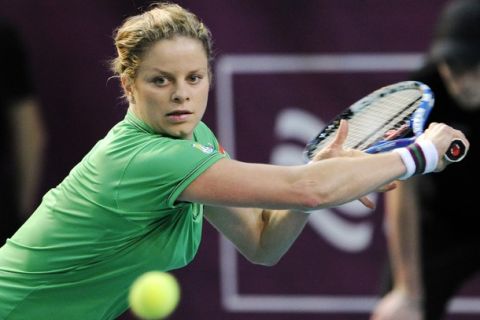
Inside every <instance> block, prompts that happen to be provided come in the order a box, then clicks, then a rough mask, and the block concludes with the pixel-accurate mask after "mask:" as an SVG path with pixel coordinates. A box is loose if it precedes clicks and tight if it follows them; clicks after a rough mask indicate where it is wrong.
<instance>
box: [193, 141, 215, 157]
mask: <svg viewBox="0 0 480 320" xmlns="http://www.w3.org/2000/svg"><path fill="white" fill-rule="evenodd" d="M192 147H194V148H197V149H198V150H200V151H202V152H203V153H206V154H210V153H212V152H213V151H214V150H215V149H214V148H213V146H212V145H211V144H209V145H207V146H204V145H203V144H200V143H197V142H195V143H192Z"/></svg>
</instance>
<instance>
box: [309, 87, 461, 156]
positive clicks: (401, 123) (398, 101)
mask: <svg viewBox="0 0 480 320" xmlns="http://www.w3.org/2000/svg"><path fill="white" fill-rule="evenodd" d="M433 105H434V97H433V93H432V90H431V89H430V88H429V87H428V86H427V85H426V84H424V83H421V82H418V81H403V82H399V83H395V84H392V85H389V86H385V87H382V88H380V89H378V90H376V91H374V92H372V93H370V94H369V95H367V96H365V97H364V98H362V99H360V100H359V101H357V102H355V103H354V104H353V105H351V106H350V107H349V108H347V109H346V110H344V111H343V112H342V113H341V114H339V115H338V116H337V117H336V118H335V119H333V120H332V121H331V122H330V123H329V124H328V125H327V126H326V127H325V128H324V129H323V130H322V131H321V132H320V133H319V134H318V135H317V136H316V137H315V138H314V139H313V140H311V141H310V142H309V143H308V144H307V146H306V147H305V156H306V158H307V160H308V161H310V160H312V159H313V158H314V157H315V155H316V154H317V152H318V151H319V150H321V149H322V148H324V147H325V146H326V145H327V144H328V143H329V142H330V141H331V140H333V138H334V137H335V134H336V132H337V130H338V127H339V126H340V120H342V119H346V120H348V127H349V132H348V137H347V139H346V141H345V143H344V147H345V148H352V149H358V150H363V151H365V152H367V153H379V152H385V151H389V150H392V149H396V148H401V147H405V146H408V145H409V144H411V143H413V142H414V141H415V139H416V138H417V137H418V136H419V135H421V134H422V133H423V131H424V127H425V123H426V121H427V118H428V115H429V114H430V111H431V110H432V108H433ZM465 154H466V146H465V144H464V143H463V142H462V141H461V140H458V139H456V140H454V141H452V143H451V145H450V147H449V149H448V150H447V152H446V154H445V158H446V159H447V160H448V161H451V162H458V161H460V160H462V159H463V157H464V156H465Z"/></svg>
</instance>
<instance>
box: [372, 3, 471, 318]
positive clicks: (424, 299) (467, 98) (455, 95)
mask: <svg viewBox="0 0 480 320" xmlns="http://www.w3.org/2000/svg"><path fill="white" fill-rule="evenodd" d="M413 79H414V80H419V81H422V82H424V83H426V84H427V85H429V86H430V87H431V88H432V90H433V92H434V95H435V107H434V108H433V111H432V114H431V115H430V119H429V121H431V122H445V123H447V124H449V125H451V126H453V127H454V128H456V129H460V130H462V131H463V132H464V133H465V135H466V136H467V138H468V139H469V141H471V147H470V151H469V155H468V157H466V158H465V160H464V161H463V162H462V163H461V164H459V165H457V166H452V167H451V168H448V169H447V170H445V171H444V172H442V174H438V175H425V176H418V177H417V178H415V179H410V180H409V181H405V182H402V183H401V184H400V183H399V187H398V189H397V190H394V191H392V192H389V194H388V195H387V198H386V200H387V202H386V213H387V218H386V219H387V237H388V240H389V251H390V261H391V275H392V276H393V278H392V279H393V289H391V291H390V292H389V293H388V294H387V295H386V296H385V297H384V298H383V299H382V300H381V301H380V303H379V304H378V305H377V307H376V309H375V311H374V313H373V316H372V319H373V320H407V319H408V320H423V319H425V320H438V319H442V318H443V317H444V314H445V313H446V309H447V306H448V303H449V301H451V299H452V297H453V296H454V295H455V294H457V293H458V290H459V289H460V288H461V287H462V285H463V284H464V283H465V282H466V281H468V280H469V279H470V278H472V276H474V274H475V273H477V272H479V271H480V230H479V227H480V214H479V212H478V211H479V210H478V198H477V197H478V187H477V186H476V185H475V184H476V182H475V181H476V177H478V176H479V175H480V173H479V169H478V166H479V164H480V144H479V142H480V0H459V1H452V2H450V3H449V4H448V5H447V6H446V7H445V9H444V11H443V13H442V15H441V16H440V18H439V20H438V25H437V28H436V32H435V35H434V38H433V42H432V47H431V51H430V54H429V56H428V58H427V61H426V64H425V66H424V67H423V68H422V69H421V70H419V71H418V72H416V73H415V74H414V75H413Z"/></svg>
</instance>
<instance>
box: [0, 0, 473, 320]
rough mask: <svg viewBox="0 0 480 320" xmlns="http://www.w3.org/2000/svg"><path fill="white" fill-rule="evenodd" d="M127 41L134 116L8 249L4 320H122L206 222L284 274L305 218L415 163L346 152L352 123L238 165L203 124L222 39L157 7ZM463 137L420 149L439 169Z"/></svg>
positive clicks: (179, 260)
mask: <svg viewBox="0 0 480 320" xmlns="http://www.w3.org/2000/svg"><path fill="white" fill-rule="evenodd" d="M115 45H116V48H117V52H118V56H117V57H116V59H114V61H113V62H112V66H113V70H114V72H115V74H116V75H117V76H118V78H119V79H120V80H121V84H122V87H123V89H124V93H125V96H126V98H127V100H128V103H129V108H128V111H127V114H126V116H125V118H124V120H123V121H121V122H119V123H118V124H117V125H115V126H114V127H113V128H112V129H111V130H110V132H109V133H108V134H107V135H106V136H105V137H104V138H103V139H101V140H100V141H99V142H98V143H97V144H96V145H95V146H94V147H93V149H92V150H91V151H90V152H89V153H88V154H87V155H86V156H85V157H84V158H83V160H82V161H81V162H80V163H79V164H78V165H77V166H75V167H74V168H73V170H72V171H71V172H70V174H69V175H68V176H67V177H66V178H65V180H64V181H63V182H62V183H60V184H59V185H58V186H57V187H55V188H53V189H51V190H50V191H49V192H48V193H47V194H46V195H45V196H44V197H43V201H42V203H41V204H40V206H39V207H38V208H37V210H36V211H35V212H34V213H33V215H32V216H31V218H30V219H29V220H28V221H27V222H26V223H25V224H24V225H23V226H22V227H21V228H20V229H19V230H18V231H17V232H16V233H15V235H14V236H13V237H12V238H11V239H9V240H8V241H7V242H6V244H5V245H4V246H3V247H2V248H1V249H0V318H1V319H49V320H54V319H62V320H64V319H70V320H73V319H82V320H83V319H115V318H116V317H118V316H119V315H120V314H122V313H123V312H124V311H125V310H126V309H127V308H128V305H127V294H128V289H129V286H130V285H131V283H132V281H133V280H134V279H135V278H136V277H137V276H139V275H140V274H142V273H144V272H146V271H149V270H153V269H155V270H162V271H168V270H172V269H176V268H180V267H183V266H185V265H187V264H188V263H189V262H190V261H191V260H192V259H193V258H194V256H195V253H196V252H197V249H198V246H199V244H200V237H201V229H202V222H203V218H204V217H205V218H206V220H207V221H209V222H210V223H211V224H212V225H213V226H215V227H216V229H218V230H219V232H221V233H222V234H224V235H225V236H226V237H227V238H229V239H230V240H231V241H232V242H233V243H234V244H235V246H236V247H237V248H238V250H239V251H240V252H241V253H242V254H243V255H244V256H245V257H246V258H247V259H249V260H250V261H252V262H253V263H257V264H263V265H272V264H275V263H276V262H277V261H278V260H279V259H280V257H281V256H282V255H283V254H284V253H285V252H286V251H287V249H288V248H289V247H290V246H291V244H292V242H293V241H294V240H295V239H296V238H297V236H298V234H299V233H300V232H301V230H302V229H303V227H304V226H305V223H306V221H307V219H308V213H305V212H303V211H304V210H308V209H314V208H325V207H330V206H336V205H339V204H341V203H345V202H348V201H351V200H354V199H361V201H362V202H363V203H364V204H365V205H367V206H372V203H371V202H370V201H369V200H368V199H367V198H366V197H365V195H366V194H368V193H369V192H371V191H374V190H378V189H379V188H380V189H389V188H391V185H392V182H393V181H394V180H395V179H397V178H399V177H401V176H403V175H405V174H406V172H408V166H406V165H405V164H404V162H405V161H407V162H408V161H410V160H411V161H413V160H415V159H414V158H412V159H406V158H405V157H406V156H405V153H404V154H400V153H398V152H389V153H383V154H377V155H366V154H363V153H362V152H360V151H353V150H344V149H343V148H342V142H343V140H344V139H345V137H346V135H347V133H348V132H347V131H348V128H347V126H348V125H347V122H343V123H342V128H341V130H340V132H339V134H337V137H336V139H335V140H334V141H333V142H332V143H331V144H330V145H329V146H327V148H326V149H325V150H324V151H323V152H320V153H319V154H318V155H317V156H316V158H315V159H314V161H312V162H311V163H309V164H307V165H303V166H294V167H282V166H274V165H267V164H254V163H244V162H240V161H235V160H232V159H230V158H229V157H228V156H227V154H226V153H225V152H224V151H223V149H222V148H221V147H220V145H219V143H218V142H217V139H216V138H215V136H214V134H213V133H212V132H211V131H210V129H209V128H208V127H207V126H206V125H205V124H204V123H203V122H202V121H201V119H202V116H203V114H204V112H205V109H206V106H207V100H208V93H209V87H210V83H211V78H212V76H211V69H212V40H211V36H210V32H209V30H208V29H207V28H206V26H205V25H204V24H203V23H202V22H201V21H200V20H199V19H198V18H197V17H196V16H195V15H194V14H192V13H191V12H189V11H187V10H185V9H183V8H181V7H180V6H178V5H175V4H157V5H156V6H155V7H153V8H151V9H150V10H149V11H146V12H144V13H143V14H139V15H137V16H133V17H130V18H129V19H127V20H126V21H125V22H124V23H123V25H121V26H120V27H119V28H118V29H117V31H116V34H115ZM454 138H460V139H462V140H464V141H466V139H465V137H464V136H463V134H462V133H461V132H459V131H456V130H453V129H452V128H450V127H448V126H446V125H443V124H434V125H432V126H431V127H430V128H429V129H428V130H426V132H425V133H424V134H423V135H422V136H421V137H420V138H419V139H418V140H417V141H418V143H419V145H422V146H423V147H425V146H429V147H428V148H430V149H431V150H433V152H431V153H429V156H428V157H427V161H429V163H430V164H431V167H432V164H433V170H435V171H440V170H442V169H443V168H444V167H445V166H446V163H445V162H444V160H443V158H442V157H441V156H438V155H442V154H444V153H445V151H446V150H447V147H448V145H449V142H450V141H451V140H452V139H454ZM426 153H428V152H426ZM412 157H413V156H412ZM327 158H332V159H327ZM320 160H321V161H320ZM382 186H383V187H382ZM251 208H265V209H251ZM60 302H61V303H60Z"/></svg>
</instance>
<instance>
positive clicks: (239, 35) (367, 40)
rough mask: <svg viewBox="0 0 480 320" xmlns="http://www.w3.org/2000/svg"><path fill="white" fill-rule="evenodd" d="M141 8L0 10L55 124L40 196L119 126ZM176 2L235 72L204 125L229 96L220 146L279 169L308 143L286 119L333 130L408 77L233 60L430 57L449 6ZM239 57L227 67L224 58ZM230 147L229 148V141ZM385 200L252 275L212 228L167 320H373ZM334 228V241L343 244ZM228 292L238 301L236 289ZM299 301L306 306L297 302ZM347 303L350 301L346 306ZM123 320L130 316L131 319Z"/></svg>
mask: <svg viewBox="0 0 480 320" xmlns="http://www.w3.org/2000/svg"><path fill="white" fill-rule="evenodd" d="M147 3H148V2H147V1H135V0H131V1H113V0H110V1H93V0H83V1H79V0H71V1H59V0H43V1H34V0H19V1H15V2H14V1H11V0H0V10H1V11H0V16H1V17H6V18H7V19H8V20H10V21H11V22H13V23H14V24H16V25H17V26H18V27H19V29H20V30H21V33H22V35H23V36H24V39H25V42H26V44H27V46H28V49H29V53H30V58H31V62H32V72H33V75H34V80H35V84H36V86H37V89H38V94H39V97H40V100H41V103H42V107H43V113H44V117H45V120H46V122H47V127H48V132H49V148H48V154H47V161H46V164H45V172H46V175H45V177H44V181H43V183H42V190H41V193H42V194H43V193H44V192H45V191H46V190H48V189H49V188H51V187H53V186H55V185H56V184H58V183H59V182H60V181H61V180H62V179H63V177H64V176H65V175H66V174H67V173H68V171H69V170H70V169H71V168H72V167H73V166H74V165H75V164H76V163H77V162H78V161H79V160H80V159H81V157H82V156H83V155H84V154H85V153H86V152H87V151H88V150H89V148H91V147H92V145H93V144H94V143H95V142H96V141H97V140H98V139H99V138H101V137H102V136H103V135H104V134H105V133H106V132H107V131H108V130H109V128H110V127H111V126H112V125H113V124H115V123H116V122H117V121H119V120H120V119H121V118H122V117H123V115H124V112H125V108H126V107H125V106H124V105H123V104H122V103H121V100H120V99H119V96H120V90H119V86H118V83H117V82H116V80H114V79H113V80H108V79H109V77H110V73H109V71H108V67H107V61H108V60H109V59H110V58H112V57H113V55H114V48H113V45H112V40H111V35H112V31H113V29H114V28H115V27H116V26H118V25H119V24H120V23H121V21H122V20H123V19H124V18H125V17H126V16H128V15H130V14H133V13H135V12H137V11H136V9H137V8H138V7H141V6H145V5H146V4H147ZM179 3H180V4H182V5H184V6H185V7H187V8H189V9H190V10H192V11H193V12H195V13H197V14H198V15H199V16H200V17H202V18H203V20H204V21H205V22H206V24H207V25H208V26H209V27H210V29H211V30H212V32H213V34H214V37H215V40H216V41H215V43H216V52H217V61H219V62H222V63H223V62H225V63H226V61H233V63H234V69H235V68H236V69H235V70H236V71H235V70H234V71H231V70H230V71H229V69H228V68H226V69H223V71H222V70H220V69H219V65H217V66H216V67H217V72H218V73H217V74H218V75H219V77H218V78H217V84H216V87H215V88H214V89H213V90H212V95H211V98H210V105H209V110H208V111H207V114H206V117H205V121H206V122H207V124H209V125H210V126H211V127H212V128H214V129H216V128H220V127H221V124H222V123H223V122H225V123H228V119H224V118H223V116H222V118H221V119H218V118H217V117H218V116H219V114H221V115H224V113H219V110H224V109H221V108H222V106H218V105H217V103H216V102H217V99H220V98H221V97H224V96H225V92H227V91H228V90H229V89H231V92H230V95H228V97H230V99H231V100H230V101H231V105H232V108H233V111H232V113H231V114H230V115H231V116H232V118H231V119H230V120H232V121H233V124H234V127H231V128H230V129H231V132H229V133H228V134H227V135H228V136H227V137H224V135H225V134H224V133H221V134H220V133H219V135H220V139H222V138H225V139H226V140H228V139H230V138H232V139H233V141H234V143H235V147H234V150H229V151H230V152H232V153H234V154H235V155H236V157H237V158H239V159H240V160H245V161H256V162H269V161H273V162H276V160H275V159H276V158H275V154H279V153H280V152H282V150H284V149H285V148H290V147H291V148H293V149H294V150H293V151H292V152H291V154H293V156H292V159H295V157H296V156H295V152H296V151H295V150H297V151H298V148H299V147H300V146H301V145H302V144H303V140H304V139H303V140H302V139H300V138H299V137H298V136H296V135H295V134H293V135H292V134H291V135H290V136H289V135H288V128H287V129H285V127H288V124H290V125H291V124H292V123H294V124H295V122H289V121H291V119H293V116H291V115H292V113H291V112H297V113H296V114H297V115H298V114H299V113H300V116H299V119H298V121H297V122H296V123H297V124H298V123H303V122H302V121H303V120H305V121H307V119H314V120H315V121H318V122H319V123H320V122H321V121H326V120H328V119H329V118H330V117H331V116H332V115H334V114H335V113H336V112H337V111H339V110H341V109H342V108H344V107H345V106H346V105H348V104H349V103H351V102H353V101H354V100H356V99H357V98H359V97H361V96H362V95H363V94H365V93H367V92H369V91H371V90H372V89H374V88H376V87H378V86H379V85H384V84H388V83H391V82H394V81H400V80H403V79H405V77H406V76H407V74H408V71H407V70H403V71H402V70H396V71H395V70H383V71H372V70H363V71H357V72H353V71H352V72H349V71H348V70H346V71H345V70H344V71H335V70H333V71H332V70H331V71H329V72H324V71H318V70H316V71H315V70H310V71H308V70H307V71H305V70H303V71H302V68H301V64H300V67H299V66H298V63H297V64H296V65H295V63H294V64H293V68H294V70H293V71H292V70H291V71H289V72H286V71H276V72H273V71H272V72H269V71H268V68H269V67H268V65H269V64H268V63H267V64H266V65H267V67H266V69H267V70H263V71H261V72H260V71H258V72H257V71H255V70H253V71H252V70H251V71H249V72H245V70H244V69H242V67H239V66H236V65H235V61H239V60H235V59H237V58H245V57H247V58H251V60H248V61H254V60H255V59H254V58H255V57H253V56H252V55H264V57H267V58H268V57H272V58H273V59H275V57H278V56H279V55H282V56H284V57H285V56H286V57H287V58H288V59H293V60H295V58H298V55H309V57H317V58H318V57H322V56H321V55H325V54H329V55H333V56H336V57H337V58H338V57H340V58H341V57H345V56H344V55H346V54H367V55H378V54H410V53H422V52H425V51H426V50H427V48H428V43H429V39H430V35H431V32H432V27H433V23H434V21H435V19H436V17H437V14H438V12H439V10H440V9H441V7H442V6H443V5H444V3H446V1H444V0H436V1H434V0H429V1H418V0H417V1H413V0H403V1H384V0H364V1H358V0H342V1H333V0H316V1H314V0H311V1H304V0H298V1H278V0H263V1H240V0H234V1H223V0H210V1H198V0H197V1H193V0H190V1H180V2H179ZM3 49H4V48H2V50H3ZM232 55H234V56H233V60H228V59H229V58H232ZM347 57H348V56H347ZM369 57H371V56H369ZM288 59H287V60H288ZM288 61H290V60H288ZM295 61H297V62H298V60H295ZM2 63H8V62H5V61H3V62H2ZM235 66H236V67H235ZM247 67H248V63H247ZM295 68H299V69H298V70H297V69H295ZM253 69H254V68H253ZM242 70H243V71H242ZM222 72H223V73H222ZM3 76H8V75H3ZM225 76H226V77H227V78H225ZM225 79H227V80H228V79H229V80H231V81H232V83H231V85H227V84H225V83H224V82H220V81H224V80H225ZM222 90H227V91H225V92H224V91H222ZM282 115H284V116H285V115H290V116H291V117H286V118H285V117H284V118H282ZM302 119H303V120H302ZM306 127H308V126H307V123H305V127H303V128H301V130H300V129H299V131H302V130H303V131H302V132H303V133H304V134H308V133H309V132H310V131H308V130H307V129H305V128H306ZM310 127H311V126H310ZM282 128H283V129H282ZM282 130H283V131H282ZM219 131H221V130H219ZM285 132H286V133H285ZM228 146H230V147H232V149H233V144H231V143H230V142H228V145H227V147H228ZM295 148H296V149H295ZM297 153H298V152H297ZM293 162H294V161H293V160H292V163H293ZM378 202H379V207H378V208H379V209H377V211H376V212H373V213H372V212H364V211H361V210H359V209H358V208H357V207H353V208H352V207H344V208H339V209H337V210H330V211H324V212H322V213H318V214H316V215H315V216H316V218H315V221H312V223H311V224H310V225H309V226H307V228H306V230H305V232H304V233H303V234H302V235H301V236H300V238H299V240H298V241H297V242H296V243H295V245H294V246H293V248H292V249H291V251H290V252H289V253H288V254H287V255H286V256H285V258H284V259H283V260H282V261H281V262H280V263H279V264H278V265H277V266H275V267H273V268H264V267H259V266H254V265H250V264H248V263H247V262H245V260H244V259H243V258H240V257H237V256H236V255H233V256H232V257H230V256H229V254H231V250H230V248H229V247H228V245H227V244H225V243H224V242H223V241H220V239H219V237H218V235H217V233H216V232H215V231H214V230H213V228H211V227H210V226H208V225H206V226H205V233H204V239H203V245H202V247H201V248H200V250H199V253H198V256H197V259H196V260H195V261H194V262H193V263H192V264H191V265H189V266H188V267H186V268H185V269H183V270H178V271H176V272H175V274H176V275H177V276H178V278H179V280H180V282H181V285H182V289H183V298H182V301H181V304H180V307H179V309H178V310H177V311H176V312H175V314H174V315H173V316H172V319H190V318H193V317H195V318H197V319H229V320H236V319H250V320H267V319H306V320H309V319H331V320H335V319H347V320H357V319H368V310H369V307H370V306H371V304H372V300H369V299H371V298H375V297H376V295H377V293H378V291H379V277H380V274H381V271H382V268H383V261H384V258H385V239H384V235H383V229H382V203H381V198H378ZM331 230H337V231H338V232H340V237H337V235H338V234H332V233H331ZM342 230H343V232H345V234H344V236H342V234H341V232H342ZM355 235H357V236H358V237H357V238H355ZM345 239H346V240H345ZM342 241H344V242H342ZM362 241H363V242H362ZM221 263H224V265H223V266H224V268H223V269H222V268H221ZM229 263H230V265H228V264H229ZM233 271H236V272H233ZM230 272H233V273H230ZM221 274H223V275H224V276H225V278H223V279H222V278H221V277H220V275H221ZM225 280H227V281H225ZM229 281H230V282H229ZM478 283H479V282H478V281H474V282H473V283H470V284H469V285H468V286H467V288H464V289H463V296H466V297H476V296H478V295H480V285H479V284H478ZM232 284H233V287H232V286H231V285H232ZM235 285H236V286H237V287H236V288H235ZM221 288H223V291H222V289H221ZM232 288H234V289H235V290H234V291H233V292H232V291H228V290H231V289H232ZM222 292H223V295H222ZM249 297H250V298H252V299H251V300H249V299H248V298H249ZM279 297H283V298H284V299H285V300H280V299H279ZM362 297H363V298H362ZM244 298H247V299H244ZM270 298H272V299H271V300H269V299H270ZM283 298H282V299H283ZM292 298H300V299H303V298H306V299H304V300H301V301H302V302H300V303H303V304H302V305H301V306H299V305H298V304H296V302H295V301H297V300H295V299H292ZM324 298H333V300H329V301H331V303H330V304H328V303H327V306H330V309H328V308H327V310H323V311H321V310H320V309H321V307H319V306H320V305H321V303H322V302H325V300H322V299H324ZM348 298H353V300H348V301H350V302H348V301H346V300H342V299H348ZM308 299H313V300H308ZM358 299H364V300H358ZM222 301H223V304H222ZM327 302H328V301H327ZM276 303H278V304H276ZM335 303H339V306H338V307H336V306H335ZM349 308H350V311H346V309H349ZM255 310H256V311H255ZM275 310H277V311H275ZM335 310H337V311H335ZM342 310H343V311H342ZM362 310H363V311H362ZM475 318H478V314H476V316H475V315H468V314H458V313H455V314H453V315H451V316H450V318H449V319H456V320H461V319H463V320H466V319H475ZM123 319H132V318H131V316H129V315H128V313H127V314H125V316H124V318H123Z"/></svg>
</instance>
